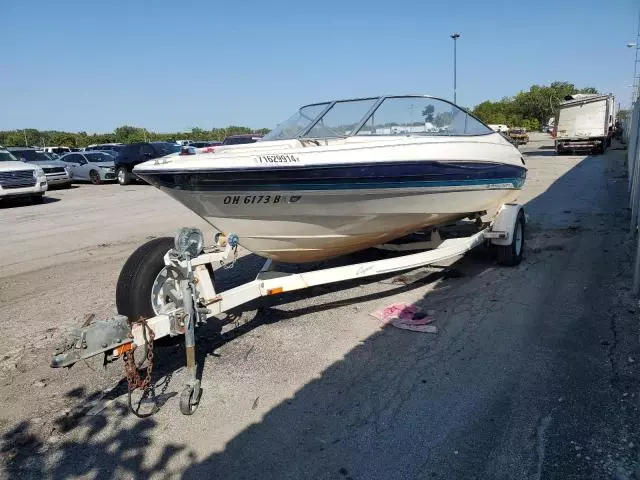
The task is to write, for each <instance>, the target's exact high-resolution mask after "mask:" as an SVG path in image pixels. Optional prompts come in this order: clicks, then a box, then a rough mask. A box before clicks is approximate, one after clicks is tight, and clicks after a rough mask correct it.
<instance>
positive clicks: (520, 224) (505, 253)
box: [496, 210, 525, 267]
mask: <svg viewBox="0 0 640 480" xmlns="http://www.w3.org/2000/svg"><path fill="white" fill-rule="evenodd" d="M524 227H525V217H524V211H523V210H520V212H519V213H518V217H517V218H516V222H515V225H514V226H513V234H512V235H511V243H510V244H509V245H496V248H497V251H498V263H499V264H500V265H505V266H508V267H513V266H516V265H518V264H519V263H520V262H521V261H522V254H523V253H524Z"/></svg>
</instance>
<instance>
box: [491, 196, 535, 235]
mask: <svg viewBox="0 0 640 480" xmlns="http://www.w3.org/2000/svg"><path fill="white" fill-rule="evenodd" d="M521 210H523V207H522V205H520V204H518V203H505V204H504V205H502V207H500V210H499V211H498V214H497V215H496V217H495V218H494V220H493V222H492V223H491V227H490V228H489V231H488V232H487V237H489V239H490V240H491V243H492V244H494V245H510V244H511V241H512V240H513V238H512V237H513V231H514V229H515V225H516V221H517V220H518V214H519V213H520V211H521ZM526 220H527V217H526V215H525V221H526Z"/></svg>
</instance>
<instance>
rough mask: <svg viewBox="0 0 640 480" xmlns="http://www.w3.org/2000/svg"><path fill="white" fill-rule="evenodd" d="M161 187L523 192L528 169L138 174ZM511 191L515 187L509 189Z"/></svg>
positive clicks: (465, 166)
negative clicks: (498, 188)
mask: <svg viewBox="0 0 640 480" xmlns="http://www.w3.org/2000/svg"><path fill="white" fill-rule="evenodd" d="M136 173H137V174H138V175H139V176H141V177H142V178H144V179H145V180H146V181H148V182H149V183H151V184H153V185H156V186H157V187H164V188H170V189H174V188H177V189H182V190H192V191H240V190H252V191H274V190H289V191H294V190H349V189H354V190H356V189H357V190H364V189H384V188H421V187H432V188H433V187H449V188H450V187H469V186H478V187H479V188H491V187H489V186H490V185H494V184H511V185H512V188H521V187H522V184H523V183H524V180H525V178H526V175H527V170H526V169H525V168H524V167H520V166H517V165H506V164H502V163H489V162H437V161H425V162H404V163H372V164H366V165H362V164H359V165H358V164H350V165H324V166H320V167H314V168H289V169H283V168H277V169H271V168H265V169H259V170H256V169H244V170H241V169H236V170H232V171H229V170H210V171H198V172H184V171H182V172H168V173H167V172H162V173H159V172H153V171H147V172H144V171H142V172H136ZM505 188H509V187H505Z"/></svg>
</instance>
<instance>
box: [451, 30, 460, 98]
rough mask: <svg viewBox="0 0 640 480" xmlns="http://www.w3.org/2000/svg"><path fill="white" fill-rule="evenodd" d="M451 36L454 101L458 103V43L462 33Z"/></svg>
mask: <svg viewBox="0 0 640 480" xmlns="http://www.w3.org/2000/svg"><path fill="white" fill-rule="evenodd" d="M449 36H450V37H451V38H453V103H456V87H457V80H458V79H457V76H458V72H457V58H456V56H457V51H456V45H457V43H458V41H457V40H458V39H459V38H460V34H459V33H454V34H452V35H449Z"/></svg>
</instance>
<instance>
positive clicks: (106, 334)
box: [51, 315, 133, 367]
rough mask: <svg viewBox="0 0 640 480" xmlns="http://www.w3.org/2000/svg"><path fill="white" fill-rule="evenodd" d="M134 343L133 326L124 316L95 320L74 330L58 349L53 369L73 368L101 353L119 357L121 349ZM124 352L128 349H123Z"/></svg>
mask: <svg viewBox="0 0 640 480" xmlns="http://www.w3.org/2000/svg"><path fill="white" fill-rule="evenodd" d="M132 342H133V337H132V334H131V324H130V322H129V319H128V318H127V317H125V316H124V315H116V316H115V317H113V318H110V319H108V320H95V321H93V322H91V323H90V324H88V325H85V326H82V327H77V328H74V329H73V330H72V331H71V333H70V334H69V337H68V338H67V340H66V341H65V342H64V344H62V345H60V346H59V347H58V348H57V349H56V355H55V357H53V360H52V361H51V366H52V367H71V366H73V365H74V364H75V363H76V362H78V361H80V360H83V359H85V358H91V357H94V356H96V355H99V354H101V353H106V354H107V355H108V356H109V355H114V354H115V355H114V356H116V357H117V356H119V354H118V353H119V350H120V349H119V347H122V346H123V345H127V346H128V345H129V344H130V343H132ZM122 350H123V352H122V353H124V350H126V348H122Z"/></svg>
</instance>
